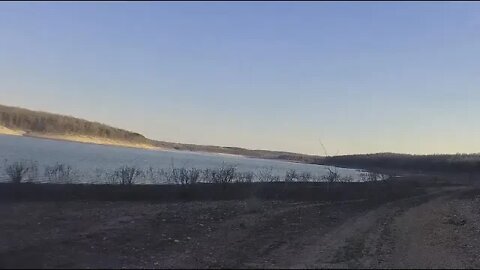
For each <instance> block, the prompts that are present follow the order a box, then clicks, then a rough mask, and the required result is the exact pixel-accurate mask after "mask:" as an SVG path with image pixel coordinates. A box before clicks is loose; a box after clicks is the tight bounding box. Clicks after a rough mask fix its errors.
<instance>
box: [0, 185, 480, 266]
mask: <svg viewBox="0 0 480 270" xmlns="http://www.w3.org/2000/svg"><path fill="white" fill-rule="evenodd" d="M477 194H478V195H477ZM0 214H1V220H0V266H1V267H14V268H22V267H44V268H45V267H53V268H70V267H80V268H93V267H100V268H114V267H115V268H122V267H128V268H178V267H186V268H212V267H215V268H223V267H234V268H239V267H241V268H245V267H246V268H278V267H287V268H320V267H329V268H337V267H338V268H344V267H349V268H385V267H386V268H390V267H392V268H417V267H420V268H432V267H434V268H451V267H453V268H467V267H468V268H470V267H474V268H478V267H480V254H479V253H480V223H479V221H480V192H471V191H469V189H467V188H458V187H455V188H452V187H450V188H438V189H432V190H431V192H429V194H428V195H422V196H416V197H412V198H407V199H402V200H398V201H394V202H390V203H387V204H383V205H380V206H379V205H374V204H371V203H368V202H361V201H356V202H355V201H353V202H344V203H336V204H325V203H311V202H310V203H307V202H280V201H257V200H254V199H252V200H246V201H223V202H222V201H217V202H189V203H142V202H64V203H54V202H42V203H39V202H37V203H34V202H10V203H2V204H0Z"/></svg>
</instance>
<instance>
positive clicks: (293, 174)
mask: <svg viewBox="0 0 480 270" xmlns="http://www.w3.org/2000/svg"><path fill="white" fill-rule="evenodd" d="M295 181H298V174H297V171H295V170H294V169H290V170H288V171H287V172H286V173H285V182H295Z"/></svg>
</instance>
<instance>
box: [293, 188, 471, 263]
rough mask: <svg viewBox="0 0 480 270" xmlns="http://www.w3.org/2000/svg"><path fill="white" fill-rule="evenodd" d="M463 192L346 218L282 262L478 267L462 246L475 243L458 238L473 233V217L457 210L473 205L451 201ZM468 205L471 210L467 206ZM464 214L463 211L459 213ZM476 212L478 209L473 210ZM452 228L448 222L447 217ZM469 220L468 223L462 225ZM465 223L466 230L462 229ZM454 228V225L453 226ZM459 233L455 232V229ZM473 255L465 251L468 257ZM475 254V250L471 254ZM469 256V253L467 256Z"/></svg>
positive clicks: (406, 201)
mask: <svg viewBox="0 0 480 270" xmlns="http://www.w3.org/2000/svg"><path fill="white" fill-rule="evenodd" d="M464 191H465V190H464V189H461V188H460V189H459V188H454V189H450V190H448V189H447V190H444V191H441V192H438V193H432V194H430V195H424V196H418V197H413V198H408V199H403V200H400V201H396V202H392V203H388V204H385V205H383V206H381V207H379V208H376V209H374V210H370V211H368V212H366V213H365V214H363V215H361V216H357V217H354V218H351V219H349V220H347V221H346V222H344V223H343V224H342V225H341V226H339V227H338V228H336V229H334V230H332V231H330V232H328V233H326V234H325V235H322V236H320V237H318V238H317V239H316V240H315V241H314V243H313V244H310V245H307V246H304V247H303V248H302V252H298V256H290V258H294V260H291V261H285V262H284V263H285V264H284V266H285V267H289V268H466V267H478V266H479V265H480V264H479V260H478V259H477V258H478V254H477V255H474V254H468V252H466V251H465V248H462V247H466V246H470V247H473V246H474V245H477V246H478V243H480V241H471V239H472V238H471V237H467V236H463V237H462V236H459V235H462V231H460V230H461V229H463V230H464V231H465V232H463V233H464V234H468V233H469V232H470V233H477V234H478V232H479V231H480V228H479V227H478V226H477V225H476V224H478V223H477V222H473V220H475V219H477V220H480V219H479V214H478V211H477V214H475V215H474V214H472V212H473V211H470V212H469V213H468V215H467V213H465V212H466V211H467V210H465V209H462V208H461V207H459V204H464V205H470V206H472V207H475V206H477V207H478V204H476V205H475V203H476V201H472V200H467V201H465V200H459V199H456V198H457V197H458V196H459V195H460V194H462V193H463V192H464ZM472 203H473V204H474V205H472ZM464 208H465V207H464ZM476 209H478V208H476ZM459 216H462V218H460V221H458V222H457V223H454V224H451V223H452V222H448V221H449V220H450V219H451V218H452V217H455V218H457V219H459V218H458V217H459ZM468 219H470V222H468ZM465 223H471V224H468V225H469V226H462V225H465ZM455 224H456V225H455ZM459 227H461V228H460V229H459ZM472 250H475V249H470V251H472ZM477 250H478V249H477ZM470 253H471V252H470Z"/></svg>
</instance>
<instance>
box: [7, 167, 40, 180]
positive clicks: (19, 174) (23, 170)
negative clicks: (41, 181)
mask: <svg viewBox="0 0 480 270" xmlns="http://www.w3.org/2000/svg"><path fill="white" fill-rule="evenodd" d="M5 172H6V174H7V175H8V177H9V178H10V182H12V183H17V184H18V183H21V182H22V181H23V180H28V181H33V179H35V178H37V176H38V165H37V163H35V162H32V161H16V162H13V163H11V164H5Z"/></svg>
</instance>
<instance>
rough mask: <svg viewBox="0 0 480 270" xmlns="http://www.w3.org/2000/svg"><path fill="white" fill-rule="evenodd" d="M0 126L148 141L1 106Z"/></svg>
mask: <svg viewBox="0 0 480 270" xmlns="http://www.w3.org/2000/svg"><path fill="white" fill-rule="evenodd" d="M0 125H2V126H5V127H7V128H10V129H17V130H22V131H25V132H27V133H39V134H55V135H66V134H70V135H84V136H93V137H99V138H107V139H113V140H122V141H127V142H138V143H144V142H146V141H147V139H146V138H145V137H144V136H142V135H141V134H138V133H134V132H130V131H126V130H123V129H118V128H114V127H110V126H107V125H105V124H101V123H97V122H90V121H86V120H82V119H78V118H75V117H71V116H64V115H59V114H52V113H46V112H38V111H31V110H27V109H22V108H16V107H8V106H4V105H0Z"/></svg>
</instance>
